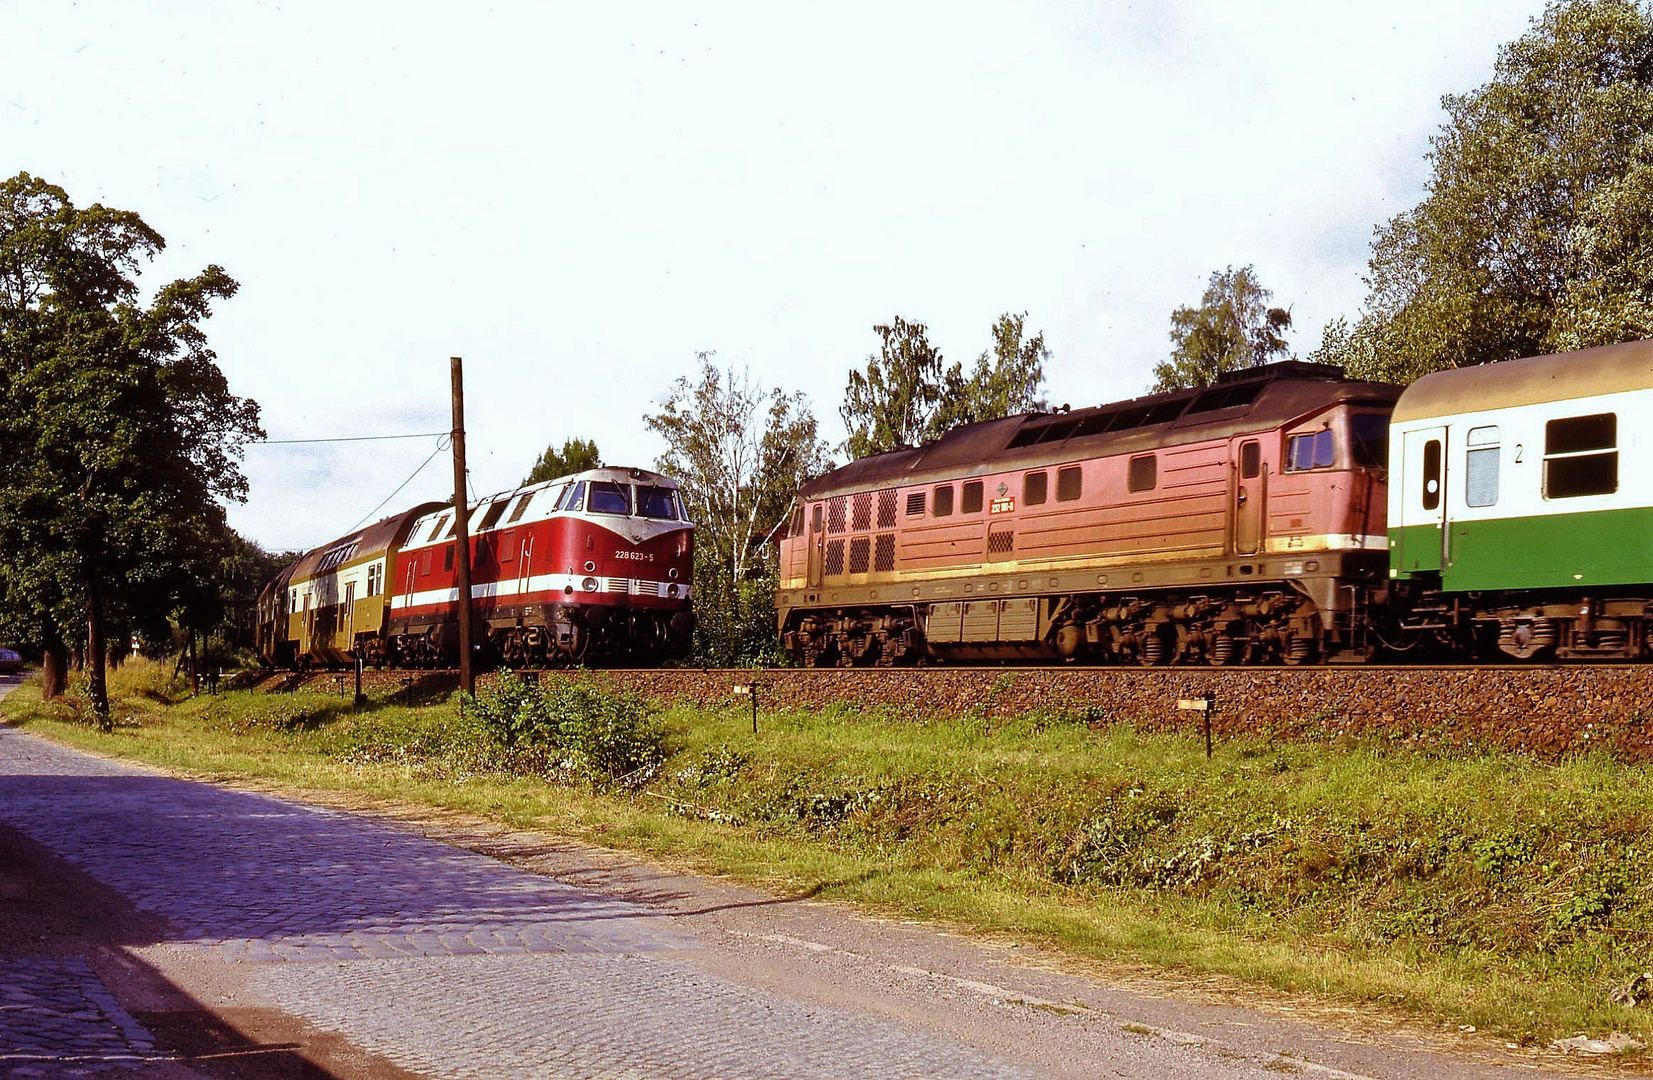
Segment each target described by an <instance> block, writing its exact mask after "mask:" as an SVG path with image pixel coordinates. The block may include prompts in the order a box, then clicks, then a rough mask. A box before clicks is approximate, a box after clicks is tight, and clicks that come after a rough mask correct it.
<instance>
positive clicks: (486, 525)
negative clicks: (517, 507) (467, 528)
mask: <svg viewBox="0 0 1653 1080" xmlns="http://www.w3.org/2000/svg"><path fill="white" fill-rule="evenodd" d="M509 504H510V501H509V500H508V499H495V500H494V502H493V503H492V504H491V505H490V506H489V507H488V512H487V513H486V514H483V515H482V521H481V522H480V523H478V525H477V527H476V531H477V532H486V531H487V530H489V529H491V528H493V527H494V526H495V525H498V524H499V519H500V518H501V517H503V516H504V514H505V507H506V506H508V505H509Z"/></svg>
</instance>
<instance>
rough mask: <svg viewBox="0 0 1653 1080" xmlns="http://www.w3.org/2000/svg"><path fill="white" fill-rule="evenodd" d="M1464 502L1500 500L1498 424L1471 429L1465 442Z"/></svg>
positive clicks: (1480, 503) (1486, 503) (1485, 503)
mask: <svg viewBox="0 0 1653 1080" xmlns="http://www.w3.org/2000/svg"><path fill="white" fill-rule="evenodd" d="M1464 445H1466V446H1467V447H1469V452H1468V453H1467V454H1466V455H1465V458H1464V502H1466V503H1468V504H1469V505H1470V506H1495V505H1497V503H1498V427H1497V425H1495V424H1491V425H1488V426H1486V427H1478V428H1470V429H1469V437H1468V438H1467V439H1466V440H1465V441H1464Z"/></svg>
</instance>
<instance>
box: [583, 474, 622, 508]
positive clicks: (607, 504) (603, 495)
mask: <svg viewBox="0 0 1653 1080" xmlns="http://www.w3.org/2000/svg"><path fill="white" fill-rule="evenodd" d="M630 487H631V485H630V484H616V483H614V482H613V481H612V480H593V481H592V482H591V502H590V504H589V505H588V507H587V509H589V510H590V511H591V512H592V513H593V514H629V513H631V491H630Z"/></svg>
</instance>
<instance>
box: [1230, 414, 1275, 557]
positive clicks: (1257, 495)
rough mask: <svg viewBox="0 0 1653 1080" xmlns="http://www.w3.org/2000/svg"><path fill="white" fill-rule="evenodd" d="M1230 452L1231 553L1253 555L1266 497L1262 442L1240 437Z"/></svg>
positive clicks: (1260, 532)
mask: <svg viewBox="0 0 1653 1080" xmlns="http://www.w3.org/2000/svg"><path fill="white" fill-rule="evenodd" d="M1233 453H1234V553H1235V554H1236V555H1255V554H1257V552H1258V551H1260V550H1262V546H1263V506H1264V504H1265V503H1266V502H1267V501H1268V473H1267V471H1266V470H1265V469H1264V467H1263V446H1262V443H1260V442H1258V441H1257V440H1256V439H1243V440H1240V441H1239V443H1238V446H1237V447H1236V448H1235V450H1234V451H1233Z"/></svg>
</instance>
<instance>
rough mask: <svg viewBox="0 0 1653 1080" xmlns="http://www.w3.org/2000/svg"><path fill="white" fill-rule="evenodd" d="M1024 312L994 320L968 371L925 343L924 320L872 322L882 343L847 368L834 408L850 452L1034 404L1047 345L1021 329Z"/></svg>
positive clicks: (924, 438)
mask: <svg viewBox="0 0 1653 1080" xmlns="http://www.w3.org/2000/svg"><path fill="white" fill-rule="evenodd" d="M1026 322H1027V314H1026V313H1025V312H1023V313H1022V314H1019V315H1012V314H1010V313H1008V312H1007V313H1005V314H1003V315H1000V316H999V318H998V319H997V320H996V321H995V322H994V324H993V327H992V330H991V335H992V345H991V346H990V347H989V348H988V349H986V350H983V351H982V353H981V354H980V355H979V356H978V357H977V358H976V364H975V367H974V368H973V369H972V370H971V371H970V373H969V375H966V374H965V372H964V368H963V366H962V365H961V364H958V363H954V364H952V365H951V366H948V365H947V363H946V361H945V360H944V358H943V357H942V355H941V352H940V350H938V349H937V348H936V347H935V346H933V345H931V344H930V341H929V338H928V336H927V335H928V332H929V331H928V327H926V326H925V325H924V324H923V323H917V322H908V321H907V320H906V319H903V318H901V316H899V315H897V316H896V317H895V318H894V319H892V320H891V321H890V322H889V324H887V325H880V326H875V327H873V329H874V330H875V331H876V332H877V333H878V336H879V339H880V347H879V351H878V353H876V354H875V355H872V356H869V357H867V366H866V368H865V370H855V371H851V372H850V374H849V384H848V385H847V386H846V387H845V388H844V404H843V406H842V407H841V408H840V409H839V413H840V415H842V416H843V418H844V424H845V426H846V427H847V428H848V430H849V438H848V439H847V440H845V442H844V450H845V452H846V453H848V454H849V456H850V457H851V458H862V457H867V456H868V455H870V454H879V453H883V452H885V451H888V450H894V449H896V448H898V447H902V446H918V445H921V444H923V443H926V442H930V441H932V440H934V439H937V438H940V437H941V436H942V435H944V434H945V433H946V432H947V431H948V430H949V429H951V428H953V427H955V426H957V425H958V424H963V423H970V422H972V421H976V420H990V419H994V418H996V417H1000V416H1009V415H1011V414H1012V413H1018V412H1025V411H1027V410H1028V409H1032V408H1036V407H1038V406H1039V405H1040V404H1041V402H1040V400H1039V395H1040V392H1041V391H1042V389H1043V387H1044V378H1045V369H1044V365H1045V361H1046V360H1048V359H1049V358H1050V351H1049V349H1047V348H1046V347H1045V337H1044V335H1043V334H1035V335H1034V336H1032V337H1031V338H1029V337H1027V336H1026V335H1025V330H1026Z"/></svg>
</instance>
